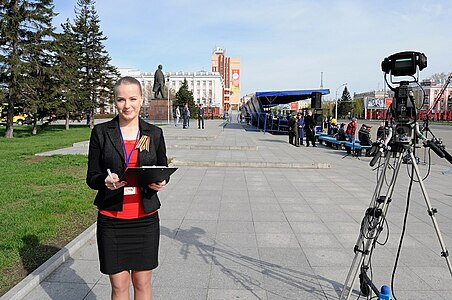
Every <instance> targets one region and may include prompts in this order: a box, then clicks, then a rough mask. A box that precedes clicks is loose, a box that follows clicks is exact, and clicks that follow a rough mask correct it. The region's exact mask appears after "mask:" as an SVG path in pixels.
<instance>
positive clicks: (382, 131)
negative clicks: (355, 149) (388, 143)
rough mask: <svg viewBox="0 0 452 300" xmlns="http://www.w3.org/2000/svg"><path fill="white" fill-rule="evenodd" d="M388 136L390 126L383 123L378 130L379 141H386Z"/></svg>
mask: <svg viewBox="0 0 452 300" xmlns="http://www.w3.org/2000/svg"><path fill="white" fill-rule="evenodd" d="M388 134H389V128H388V126H387V125H386V124H385V122H381V123H380V127H378V129H377V139H378V140H385V139H386V137H387V136H388Z"/></svg>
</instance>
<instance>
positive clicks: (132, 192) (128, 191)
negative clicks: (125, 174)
mask: <svg viewBox="0 0 452 300" xmlns="http://www.w3.org/2000/svg"><path fill="white" fill-rule="evenodd" d="M136 193H137V188H136V187H134V186H127V187H125V188H124V196H126V195H135V194H136Z"/></svg>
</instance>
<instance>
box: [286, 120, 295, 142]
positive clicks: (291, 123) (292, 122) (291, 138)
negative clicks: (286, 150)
mask: <svg viewBox="0 0 452 300" xmlns="http://www.w3.org/2000/svg"><path fill="white" fill-rule="evenodd" d="M296 122H297V121H296V120H295V117H294V116H292V115H291V114H288V115H287V125H288V129H287V130H288V133H289V144H291V145H294V138H295V132H294V129H293V128H294V126H296V125H295V124H296Z"/></svg>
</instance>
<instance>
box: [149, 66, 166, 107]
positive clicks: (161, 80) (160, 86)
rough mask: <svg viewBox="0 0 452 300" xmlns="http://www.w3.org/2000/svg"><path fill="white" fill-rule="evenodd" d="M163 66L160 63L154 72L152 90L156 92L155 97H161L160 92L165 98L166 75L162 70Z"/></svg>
mask: <svg viewBox="0 0 452 300" xmlns="http://www.w3.org/2000/svg"><path fill="white" fill-rule="evenodd" d="M162 68H163V67H162V65H159V66H158V69H157V70H156V71H155V73H154V88H153V89H152V91H153V92H154V98H155V99H159V94H160V95H161V96H162V98H161V99H164V98H165V95H163V91H164V89H165V75H164V74H163V72H162Z"/></svg>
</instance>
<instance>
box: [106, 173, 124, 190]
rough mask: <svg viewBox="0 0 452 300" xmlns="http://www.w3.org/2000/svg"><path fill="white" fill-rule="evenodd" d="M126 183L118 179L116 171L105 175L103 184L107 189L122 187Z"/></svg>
mask: <svg viewBox="0 0 452 300" xmlns="http://www.w3.org/2000/svg"><path fill="white" fill-rule="evenodd" d="M126 184H127V182H125V181H119V176H118V174H116V173H111V176H110V175H107V177H105V186H106V187H107V189H109V190H116V189H120V188H122V187H124V186H125V185H126Z"/></svg>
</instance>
